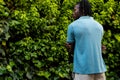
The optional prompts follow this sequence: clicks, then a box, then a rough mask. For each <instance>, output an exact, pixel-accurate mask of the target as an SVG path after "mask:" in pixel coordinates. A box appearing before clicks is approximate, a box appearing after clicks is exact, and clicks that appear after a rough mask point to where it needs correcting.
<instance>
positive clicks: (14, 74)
mask: <svg viewBox="0 0 120 80" xmlns="http://www.w3.org/2000/svg"><path fill="white" fill-rule="evenodd" d="M77 1H79V0H74V1H72V0H0V17H1V20H0V44H1V45H0V80H71V75H70V74H71V71H72V62H71V61H69V58H68V53H67V51H66V48H65V46H64V44H65V42H66V31H67V27H68V25H69V24H70V23H71V22H72V21H73V19H72V10H73V7H74V4H75V3H76V2H77ZM90 2H91V4H92V5H93V8H92V11H93V16H94V18H95V19H96V20H97V21H99V22H100V23H101V24H102V25H103V27H104V29H105V35H104V38H103V44H104V45H105V46H106V47H107V50H106V51H105V52H103V57H104V60H105V63H106V65H107V69H108V71H107V72H106V76H107V80H118V79H119V77H118V76H119V75H120V73H119V72H120V70H119V67H120V64H119V62H120V60H119V57H120V51H119V47H120V34H119V32H120V17H119V16H120V12H119V10H120V7H119V4H120V2H119V1H114V0H108V1H103V0H95V1H94V0H90Z"/></svg>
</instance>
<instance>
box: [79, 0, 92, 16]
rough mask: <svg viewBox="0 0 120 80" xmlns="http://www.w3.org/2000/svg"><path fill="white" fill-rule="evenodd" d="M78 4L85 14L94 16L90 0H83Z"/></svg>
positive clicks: (81, 11)
mask: <svg viewBox="0 0 120 80" xmlns="http://www.w3.org/2000/svg"><path fill="white" fill-rule="evenodd" d="M77 5H79V11H80V13H81V14H82V15H83V16H92V10H91V4H90V2H89V1H88V0H81V1H80V2H78V3H77Z"/></svg>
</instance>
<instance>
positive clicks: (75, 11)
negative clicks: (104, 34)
mask: <svg viewBox="0 0 120 80" xmlns="http://www.w3.org/2000/svg"><path fill="white" fill-rule="evenodd" d="M80 16H81V13H80V11H79V5H75V7H74V10H73V18H74V19H75V20H76V19H78V18H79V17H80Z"/></svg>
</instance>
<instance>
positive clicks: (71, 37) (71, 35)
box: [67, 25, 74, 43]
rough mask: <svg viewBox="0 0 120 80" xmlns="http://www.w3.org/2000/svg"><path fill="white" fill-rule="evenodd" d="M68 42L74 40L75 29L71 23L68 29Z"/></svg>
mask: <svg viewBox="0 0 120 80" xmlns="http://www.w3.org/2000/svg"><path fill="white" fill-rule="evenodd" d="M67 42H68V43H73V42H74V31H73V27H72V26H71V25H69V26H68V30H67Z"/></svg>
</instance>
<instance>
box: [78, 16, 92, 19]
mask: <svg viewBox="0 0 120 80" xmlns="http://www.w3.org/2000/svg"><path fill="white" fill-rule="evenodd" d="M79 19H93V17H91V16H81V17H80V18H79Z"/></svg>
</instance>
